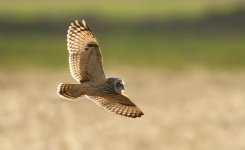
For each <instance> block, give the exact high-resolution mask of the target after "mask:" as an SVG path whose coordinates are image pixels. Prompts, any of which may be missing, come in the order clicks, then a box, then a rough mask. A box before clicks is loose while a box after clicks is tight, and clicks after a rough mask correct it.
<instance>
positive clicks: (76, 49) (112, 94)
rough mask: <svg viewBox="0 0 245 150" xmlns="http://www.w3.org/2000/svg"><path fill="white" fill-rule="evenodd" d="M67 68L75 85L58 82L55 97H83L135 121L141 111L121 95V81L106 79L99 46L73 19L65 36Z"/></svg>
mask: <svg viewBox="0 0 245 150" xmlns="http://www.w3.org/2000/svg"><path fill="white" fill-rule="evenodd" d="M67 49H68V53H69V68H70V73H71V75H72V77H73V78H74V79H75V80H76V81H77V82H78V84H67V83H60V84H59V85H58V89H57V94H58V95H59V96H61V97H63V98H66V99H68V100H75V99H78V98H79V97H82V96H86V97H87V98H88V99H90V100H91V101H93V102H94V103H96V104H97V105H99V106H101V107H102V108H104V109H106V110H108V111H109V112H113V113H116V114H118V115H122V116H126V117H131V118H136V117H141V116H142V115H144V114H143V112H142V111H141V110H140V109H139V108H138V107H137V106H136V105H135V104H134V103H133V102H132V101H131V100H130V99H129V98H128V97H127V96H126V95H125V94H123V91H124V90H125V88H124V82H123V80H122V79H120V78H114V77H110V78H107V77H106V76H105V73H104V69H103V64H102V55H101V51H100V46H99V44H98V42H97V40H96V38H95V36H94V34H93V33H92V31H91V29H90V28H89V26H88V25H87V24H86V22H85V21H84V20H82V22H79V21H78V20H75V21H74V22H72V23H71V24H70V26H69V29H68V33H67Z"/></svg>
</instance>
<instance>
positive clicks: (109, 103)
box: [87, 94, 144, 118]
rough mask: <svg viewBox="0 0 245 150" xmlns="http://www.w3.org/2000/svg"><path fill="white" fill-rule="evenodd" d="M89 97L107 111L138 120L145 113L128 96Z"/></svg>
mask: <svg viewBox="0 0 245 150" xmlns="http://www.w3.org/2000/svg"><path fill="white" fill-rule="evenodd" d="M87 97H89V98H90V99H91V100H92V101H93V102H95V103H96V104H97V105H99V106H101V107H103V108H105V109H106V110H108V111H110V112H114V113H116V114H119V115H122V116H126V117H132V118H136V117H140V116H141V115H144V114H143V112H142V111H141V110H140V109H139V108H138V107H137V106H136V105H135V104H134V103H133V102H132V101H131V100H130V99H129V98H128V97H127V96H125V95H123V94H118V95H113V96H105V97H98V96H87Z"/></svg>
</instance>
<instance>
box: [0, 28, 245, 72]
mask: <svg viewBox="0 0 245 150" xmlns="http://www.w3.org/2000/svg"><path fill="white" fill-rule="evenodd" d="M97 38H98V41H99V43H100V46H101V49H102V53H103V55H104V63H105V65H106V66H112V67H113V66H115V65H122V64H123V65H137V66H147V67H158V68H177V69H181V68H185V67H188V66H202V67H208V68H223V69H233V68H235V69H236V68H238V69H239V68H242V67H244V66H245V59H244V58H245V51H244V41H245V35H244V34H228V33H224V34H214V35H205V34H201V33H199V34H197V33H195V34H194V33H188V34H186V33H181V34H176V35H174V34H169V35H168V34H167V33H166V34H163V33H162V34H125V33H114V34H105V35H100V34H99V35H97ZM0 40H1V55H0V62H1V63H0V66H1V68H2V67H6V68H20V67H23V66H25V67H35V66H40V67H44V68H46V67H48V68H52V67H55V68H62V67H65V66H66V67H67V66H68V65H67V59H68V57H67V50H66V37H65V35H64V36H50V35H40V34H39V35H34V34H30V35H19V36H17V35H15V36H4V37H1V38H0Z"/></svg>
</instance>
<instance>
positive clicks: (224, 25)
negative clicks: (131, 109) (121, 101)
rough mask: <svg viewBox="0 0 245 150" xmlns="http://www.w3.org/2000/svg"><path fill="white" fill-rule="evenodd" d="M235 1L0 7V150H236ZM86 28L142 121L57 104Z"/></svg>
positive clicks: (239, 119) (244, 124) (238, 1)
mask: <svg viewBox="0 0 245 150" xmlns="http://www.w3.org/2000/svg"><path fill="white" fill-rule="evenodd" d="M244 4H245V3H244V1H243V0H199V1H194V0H176V1H170V0H163V1H158V0H152V1H151V2H148V1H146V0H142V1H139V0H136V1H129V0H125V1H124V2H120V3H119V2H115V1H111V0H105V1H98V0H93V1H78V0H71V1H69V2H66V1H58V0H51V1H47V0H44V1H33V0H23V1H21V3H20V2H19V1H17V0H11V1H5V0H0V150H16V149H19V150H44V149H47V150H87V149H89V150H135V149H139V150H141V149H142V150H151V149H152V150H155V149H156V150H158V149H167V150H244V149H245V69H244V68H245V44H244V41H245V19H244V18H245V7H244V6H245V5H244ZM82 18H85V19H86V20H87V22H88V24H89V25H90V26H91V28H92V30H93V31H94V33H95V34H96V37H97V38H98V41H99V43H100V46H101V48H102V53H103V56H104V65H105V70H106V73H107V76H114V77H122V78H123V79H124V81H125V83H126V94H127V95H128V96H129V97H130V98H131V99H132V100H133V101H134V102H135V103H136V104H137V105H138V106H139V107H140V108H141V109H142V110H143V111H144V113H145V115H144V116H142V117H141V118H137V119H130V118H124V117H121V116H118V115H115V114H112V113H108V112H107V111H105V110H103V109H102V108H100V107H98V106H96V105H95V104H94V103H92V102H91V101H89V100H88V99H86V98H81V99H80V100H79V101H76V102H69V101H66V100H63V99H61V98H60V97H58V96H57V94H56V88H57V85H58V83H60V82H67V83H75V81H74V80H73V79H72V77H71V76H70V74H69V70H68V64H67V63H68V61H67V60H68V57H67V50H66V30H67V27H68V25H69V23H70V21H72V20H74V19H79V20H81V19H82Z"/></svg>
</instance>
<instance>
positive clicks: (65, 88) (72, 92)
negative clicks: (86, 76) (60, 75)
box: [57, 83, 83, 100]
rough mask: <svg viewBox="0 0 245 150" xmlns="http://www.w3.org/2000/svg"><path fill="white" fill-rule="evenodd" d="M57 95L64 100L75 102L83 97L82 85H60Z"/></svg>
mask: <svg viewBox="0 0 245 150" xmlns="http://www.w3.org/2000/svg"><path fill="white" fill-rule="evenodd" d="M57 94H58V95H59V96H61V97H62V98H66V99H68V100H74V99H76V98H78V97H81V96H82V95H83V92H82V90H81V85H80V84H65V83H60V84H59V85H58V89H57Z"/></svg>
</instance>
